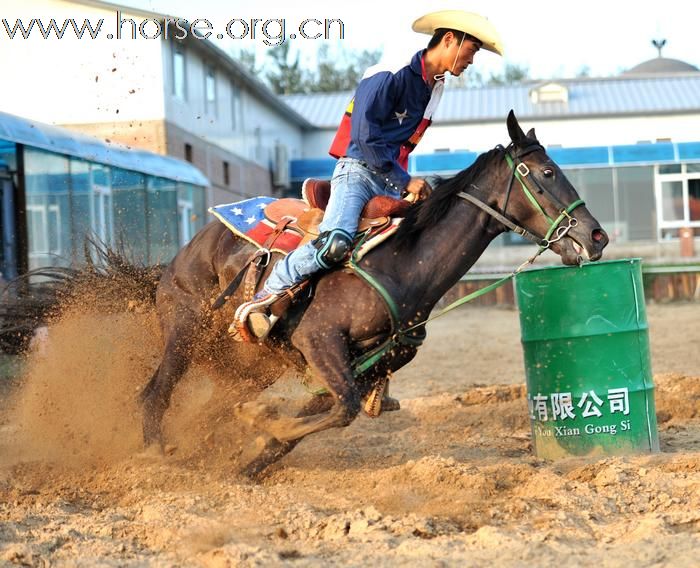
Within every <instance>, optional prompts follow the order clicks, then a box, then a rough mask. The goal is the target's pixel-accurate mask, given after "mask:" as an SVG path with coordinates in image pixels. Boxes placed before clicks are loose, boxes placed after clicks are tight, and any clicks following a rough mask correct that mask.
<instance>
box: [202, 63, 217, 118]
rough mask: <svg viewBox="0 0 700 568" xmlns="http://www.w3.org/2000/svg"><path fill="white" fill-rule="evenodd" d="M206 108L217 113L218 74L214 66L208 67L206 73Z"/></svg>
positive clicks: (211, 112)
mask: <svg viewBox="0 0 700 568" xmlns="http://www.w3.org/2000/svg"><path fill="white" fill-rule="evenodd" d="M204 110H205V111H206V113H207V114H213V115H216V74H215V73H214V69H213V68H212V67H207V68H206V72H205V75H204Z"/></svg>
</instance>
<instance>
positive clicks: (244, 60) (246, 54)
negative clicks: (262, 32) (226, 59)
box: [231, 49, 262, 77]
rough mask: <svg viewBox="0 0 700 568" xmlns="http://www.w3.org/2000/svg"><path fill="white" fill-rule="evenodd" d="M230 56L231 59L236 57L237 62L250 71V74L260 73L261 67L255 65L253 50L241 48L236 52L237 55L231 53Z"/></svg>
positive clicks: (256, 74)
mask: <svg viewBox="0 0 700 568" xmlns="http://www.w3.org/2000/svg"><path fill="white" fill-rule="evenodd" d="M231 57H232V59H237V60H238V62H239V63H240V64H241V65H243V67H245V68H246V69H247V70H248V71H250V73H251V75H255V76H256V77H257V76H258V75H259V74H260V71H262V68H261V67H258V66H257V61H256V56H255V50H253V51H248V50H247V49H242V50H241V51H240V52H238V55H235V54H233V53H232V54H231Z"/></svg>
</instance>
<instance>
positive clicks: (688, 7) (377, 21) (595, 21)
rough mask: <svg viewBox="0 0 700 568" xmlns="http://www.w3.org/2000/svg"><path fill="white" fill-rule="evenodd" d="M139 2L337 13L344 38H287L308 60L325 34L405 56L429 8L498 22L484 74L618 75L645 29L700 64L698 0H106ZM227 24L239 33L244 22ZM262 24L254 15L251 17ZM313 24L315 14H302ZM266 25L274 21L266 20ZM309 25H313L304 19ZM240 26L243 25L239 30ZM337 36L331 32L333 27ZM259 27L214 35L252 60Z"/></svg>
mask: <svg viewBox="0 0 700 568" xmlns="http://www.w3.org/2000/svg"><path fill="white" fill-rule="evenodd" d="M111 1H112V2H114V3H117V4H120V5H128V6H134V7H137V8H140V9H142V10H147V11H154V12H157V13H161V14H167V15H172V16H178V17H182V18H185V19H187V20H189V21H190V22H192V21H194V20H195V19H197V18H206V19H207V20H209V21H210V22H212V24H213V26H214V29H215V30H220V29H223V28H225V26H226V23H227V22H228V21H230V20H232V19H234V18H235V19H241V20H246V21H250V20H251V19H252V18H259V19H261V20H268V19H278V18H285V20H286V22H285V28H286V29H285V32H286V35H288V34H290V33H292V32H294V31H296V26H298V24H299V22H301V21H302V20H304V19H307V18H315V19H319V20H323V19H324V18H329V19H330V18H339V19H341V20H342V21H343V23H344V28H345V38H344V39H342V40H340V39H328V40H326V39H323V38H320V39H313V40H312V39H308V40H305V39H300V38H296V39H294V40H291V39H288V40H287V41H290V42H292V46H293V49H298V50H299V52H300V54H301V57H302V62H303V63H304V64H305V65H306V66H307V67H312V66H313V64H314V62H315V54H316V51H317V50H318V47H319V46H320V45H321V44H322V43H327V44H328V47H329V50H330V51H331V53H339V49H345V50H364V49H369V50H376V49H381V50H382V52H383V54H384V55H385V56H387V57H389V58H392V59H396V58H399V59H402V58H408V57H409V56H410V55H411V54H413V53H414V52H415V51H417V50H418V49H421V48H422V47H424V46H425V44H426V43H427V39H428V36H425V35H422V34H417V33H415V32H413V31H412V30H411V23H412V22H413V21H414V20H415V19H416V18H418V17H420V16H422V15H423V14H425V13H426V12H430V11H433V10H442V9H462V10H467V11H472V12H477V13H480V14H482V15H484V16H486V17H487V18H488V19H489V20H490V21H491V22H492V23H493V24H494V26H495V27H496V29H497V30H498V31H499V32H500V34H501V37H502V39H503V42H504V45H505V49H506V55H505V58H503V59H501V58H499V57H498V56H496V55H494V54H492V53H490V52H486V51H482V52H481V53H479V54H478V55H477V58H476V60H475V65H474V66H475V68H476V69H477V70H478V71H479V72H480V73H481V74H482V75H484V76H486V77H488V75H489V74H490V73H499V72H501V71H502V69H503V65H504V63H510V64H516V65H519V66H524V67H526V68H527V69H528V70H529V76H530V77H531V78H536V79H548V78H566V77H573V76H576V75H577V74H579V72H580V71H581V70H582V69H583V68H587V69H588V70H589V74H590V75H591V76H596V77H605V76H610V75H615V74H618V73H620V72H621V71H623V70H625V69H628V68H630V67H633V66H634V65H636V64H638V63H641V62H642V61H646V60H648V59H651V58H653V57H656V55H657V51H656V49H655V48H654V47H653V46H652V44H651V40H652V39H666V40H667V44H666V46H665V47H664V49H663V55H664V57H669V58H675V59H681V60H683V61H686V62H688V63H691V64H693V65H696V66H698V67H700V47H699V42H698V40H697V37H698V25H699V22H700V2H697V1H695V2H693V1H691V0H664V1H658V0H657V1H654V2H651V1H648V0H637V1H630V0H618V1H615V0H580V1H578V2H569V1H566V0H539V1H538V0H530V1H527V0H520V1H514V0H467V1H464V2H449V1H448V2H445V3H442V2H425V1H420V2H419V1H416V0H406V1H403V2H389V1H382V0H345V1H343V2H334V1H330V0H326V1H325V2H311V1H308V0H283V1H281V0H266V1H262V0H260V1H251V0H226V1H218V0H199V1H198V2H192V1H191V0H111ZM236 25H237V26H238V27H237V28H235V29H234V33H235V34H236V35H241V33H242V30H243V27H242V25H241V24H236ZM258 25H260V24H258ZM309 25H311V26H313V25H314V24H313V23H312V24H309ZM271 26H275V27H270V28H268V29H269V30H273V31H271V33H270V35H275V34H276V33H277V32H278V30H279V27H277V24H271ZM311 29H312V31H313V27H312V28H311ZM239 30H240V31H239ZM334 37H335V36H334ZM263 39H264V38H263V37H261V36H260V34H258V37H256V39H251V38H250V36H248V37H246V38H244V39H238V40H232V39H225V40H221V41H219V40H217V39H216V38H214V37H213V38H212V40H213V41H215V43H217V45H219V47H221V48H223V49H224V50H225V51H227V52H230V51H232V50H233V51H236V50H238V49H241V48H243V49H246V50H251V49H252V48H253V47H254V48H255V51H256V53H257V56H258V61H259V62H262V61H264V60H265V54H266V52H267V51H268V50H269V49H270V47H268V46H266V45H265V44H264V43H263V41H262V40H263Z"/></svg>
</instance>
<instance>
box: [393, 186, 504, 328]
mask: <svg viewBox="0 0 700 568" xmlns="http://www.w3.org/2000/svg"><path fill="white" fill-rule="evenodd" d="M465 189H466V188H465ZM490 204H491V205H495V204H496V203H495V200H494V201H493V202H492V203H490ZM501 232H503V228H502V227H501V226H500V224H499V223H497V222H496V221H495V220H493V219H490V218H489V215H488V214H487V213H485V212H484V211H482V210H480V209H477V208H476V207H475V206H473V205H471V204H468V203H467V202H466V201H464V200H462V199H457V200H456V202H455V204H454V205H453V206H452V207H451V208H450V209H449V211H448V212H447V214H446V215H445V216H444V217H443V218H442V219H440V221H439V222H437V223H436V224H435V225H434V226H432V227H428V228H426V229H423V231H421V233H420V234H419V235H418V237H417V239H416V243H415V245H414V247H413V248H412V249H410V250H409V252H408V253H406V252H401V251H399V255H400V256H401V263H400V268H399V270H400V272H401V273H402V274H401V275H397V276H398V278H397V282H400V283H401V285H400V292H399V296H400V297H401V301H400V302H399V305H405V306H415V307H416V308H417V311H419V312H421V313H423V314H427V313H428V312H429V311H430V310H431V309H432V308H433V306H435V304H436V303H437V302H438V300H440V298H442V296H444V295H445V293H446V292H447V291H448V290H449V289H450V288H451V287H452V286H454V285H455V284H456V283H457V282H458V281H459V279H460V278H461V277H462V276H463V275H464V274H465V273H466V272H467V271H468V270H469V269H470V268H471V267H472V266H473V265H474V263H475V262H476V261H477V260H478V259H479V257H480V256H481V255H482V254H483V252H484V251H485V250H486V248H487V247H488V245H489V244H490V243H491V241H493V239H494V238H495V237H496V236H498V235H499V234H500V233H501ZM409 311H410V310H409ZM407 315H409V316H410V315H411V314H407Z"/></svg>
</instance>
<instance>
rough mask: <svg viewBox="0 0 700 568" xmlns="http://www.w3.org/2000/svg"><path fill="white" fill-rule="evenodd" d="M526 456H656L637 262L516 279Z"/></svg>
mask: <svg viewBox="0 0 700 568" xmlns="http://www.w3.org/2000/svg"><path fill="white" fill-rule="evenodd" d="M516 294H517V300H518V308H519V310H520V329H521V338H522V344H523V350H524V355H525V374H526V376H527V391H528V407H529V411H530V419H531V424H532V439H533V447H534V450H535V454H536V455H537V456H539V457H543V458H550V459H554V458H560V457H565V456H584V455H585V456H597V455H617V454H625V453H639V452H656V451H658V450H659V441H658V435H657V428H656V412H655V408H654V384H653V380H652V374H651V361H650V356H649V334H648V325H647V319H646V309H645V306H644V287H643V285H642V270H641V260H640V259H637V258H636V259H625V260H613V261H601V262H594V263H590V264H584V265H583V266H581V267H565V266H558V267H551V268H542V269H537V270H528V271H525V272H521V273H520V274H518V276H517V277H516Z"/></svg>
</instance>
